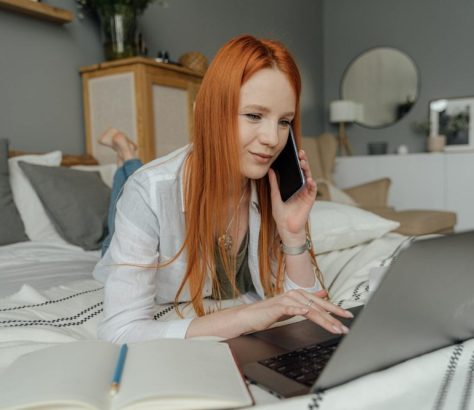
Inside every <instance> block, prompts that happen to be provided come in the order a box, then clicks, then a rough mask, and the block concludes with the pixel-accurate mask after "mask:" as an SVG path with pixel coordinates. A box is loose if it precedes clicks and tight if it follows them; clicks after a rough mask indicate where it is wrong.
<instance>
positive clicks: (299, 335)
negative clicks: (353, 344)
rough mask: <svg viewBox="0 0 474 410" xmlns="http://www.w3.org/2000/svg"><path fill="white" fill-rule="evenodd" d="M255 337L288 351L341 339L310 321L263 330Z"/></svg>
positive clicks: (255, 334)
mask: <svg viewBox="0 0 474 410" xmlns="http://www.w3.org/2000/svg"><path fill="white" fill-rule="evenodd" d="M253 336H255V337H257V338H259V339H262V340H265V341H267V342H269V343H272V344H274V345H277V346H279V347H282V348H284V349H288V350H296V349H299V348H300V347H304V346H309V345H312V344H315V343H321V342H325V341H327V340H330V339H333V338H336V337H340V336H339V335H334V334H332V333H329V332H328V331H326V330H324V329H323V328H322V327H320V326H318V325H317V324H315V323H313V322H311V321H310V320H302V321H300V322H296V323H290V324H288V325H285V326H280V327H274V328H271V329H267V330H263V331H260V332H256V333H254V334H253Z"/></svg>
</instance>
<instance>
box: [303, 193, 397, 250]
mask: <svg viewBox="0 0 474 410" xmlns="http://www.w3.org/2000/svg"><path fill="white" fill-rule="evenodd" d="M399 226H400V224H399V223H398V222H395V221H391V220H389V219H385V218H382V217H380V216H378V215H375V214H373V213H371V212H368V211H364V210H363V209H360V208H356V207H353V206H350V205H343V204H338V203H335V202H329V201H316V202H315V203H314V205H313V208H312V210H311V214H310V229H311V237H312V239H313V245H314V249H315V252H316V253H317V254H320V253H325V252H330V251H335V250H339V249H345V248H350V247H352V246H355V245H360V244H362V243H364V242H368V241H370V240H372V239H375V238H379V237H381V236H382V235H385V234H386V233H387V232H390V231H393V230H395V229H397V228H398V227H399Z"/></svg>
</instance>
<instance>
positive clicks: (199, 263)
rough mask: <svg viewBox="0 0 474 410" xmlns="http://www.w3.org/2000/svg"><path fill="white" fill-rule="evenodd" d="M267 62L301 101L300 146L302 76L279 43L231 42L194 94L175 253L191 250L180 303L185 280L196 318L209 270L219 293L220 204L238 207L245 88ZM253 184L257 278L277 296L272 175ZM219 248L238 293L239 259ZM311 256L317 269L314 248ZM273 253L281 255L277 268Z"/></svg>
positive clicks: (223, 217) (223, 218)
mask: <svg viewBox="0 0 474 410" xmlns="http://www.w3.org/2000/svg"><path fill="white" fill-rule="evenodd" d="M265 68H276V69H278V70H280V71H281V72H282V73H284V74H285V75H286V77H287V79H288V81H289V82H290V84H291V86H292V88H293V91H294V93H295V97H296V107H295V116H294V120H293V124H292V126H293V129H294V133H295V139H296V143H297V145H298V146H300V109H299V99H300V94H301V78H300V74H299V71H298V67H297V66H296V63H295V61H294V59H293V57H292V56H291V55H290V53H289V51H288V50H287V49H286V48H285V47H284V46H283V45H282V44H280V43H278V42H276V41H271V40H259V39H256V38H255V37H252V36H249V35H244V36H239V37H236V38H234V39H232V40H230V41H229V42H228V43H226V44H225V45H224V46H223V47H222V48H221V49H220V50H219V52H218V53H217V55H216V56H215V58H214V60H213V61H212V63H211V64H210V66H209V68H208V70H207V73H206V75H205V76H204V79H203V81H202V84H201V87H200V89H199V92H198V95H197V97H196V107H195V112H194V133H193V136H192V142H193V148H192V152H191V153H190V156H189V157H188V159H187V162H186V168H185V178H184V184H185V185H184V186H185V189H184V192H185V220H186V230H187V231H186V235H185V240H184V243H183V247H182V248H181V250H180V252H179V253H178V254H180V253H181V252H182V251H183V250H186V253H187V268H186V273H185V276H184V278H183V281H182V282H181V285H180V287H179V289H178V292H177V295H176V298H175V303H177V301H178V298H179V295H180V293H181V292H182V291H183V289H184V286H185V285H186V284H187V285H188V286H189V292H190V295H191V302H192V305H193V307H194V310H195V312H196V314H197V315H199V316H202V315H204V314H205V312H204V308H203V302H202V290H203V287H204V284H205V281H206V277H207V275H208V274H209V272H210V275H211V279H212V282H213V289H217V290H218V291H219V283H218V280H217V276H216V272H215V254H216V247H217V244H216V242H217V240H216V239H217V237H218V236H220V235H222V233H224V232H225V230H226V224H227V218H228V215H227V207H226V206H222V205H223V204H228V201H229V195H231V199H232V200H233V202H234V204H235V209H236V208H237V206H238V205H237V204H238V201H239V198H240V196H241V194H242V187H241V179H242V176H241V173H240V164H239V136H238V122H237V118H238V107H239V95H240V88H241V87H242V85H243V84H244V83H245V82H246V81H247V80H248V79H249V78H250V77H251V76H252V75H253V74H255V73H256V72H257V71H259V70H262V69H265ZM256 186H257V193H258V199H259V206H260V213H261V229H260V236H259V249H258V255H259V270H260V279H261V282H262V285H263V289H264V292H265V295H266V296H272V295H275V294H277V293H281V292H282V290H283V279H284V266H283V262H282V261H283V257H282V254H281V251H280V249H279V243H280V239H279V236H278V233H277V230H276V225H275V222H274V220H273V217H272V210H271V201H270V186H269V183H268V178H262V179H260V180H257V181H256ZM307 232H308V228H307ZM219 248H220V247H219ZM219 252H220V254H221V256H223V261H224V268H225V271H226V274H227V276H228V278H229V281H230V283H231V284H233V286H234V292H235V291H236V289H235V278H234V276H235V275H234V273H233V269H231V267H232V265H233V266H235V260H232V259H231V257H229V256H227V255H226V254H225V252H224V251H223V249H219ZM176 256H177V255H176ZM312 258H313V262H314V265H315V266H316V267H317V265H316V260H315V257H314V253H312ZM173 259H174V258H173ZM272 259H273V260H276V261H277V268H276V271H275V272H273V273H272V270H274V269H275V266H274V265H273V266H272ZM272 268H273V269H272ZM317 271H318V272H319V269H318V270H317ZM318 276H320V275H319V273H318ZM320 280H321V278H320Z"/></svg>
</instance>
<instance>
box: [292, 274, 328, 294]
mask: <svg viewBox="0 0 474 410" xmlns="http://www.w3.org/2000/svg"><path fill="white" fill-rule="evenodd" d="M283 289H284V291H285V292H288V291H289V290H292V289H303V290H305V291H306V292H317V291H318V290H321V289H322V287H321V284H320V283H319V280H318V278H317V277H316V274H315V275H314V286H312V287H310V288H303V287H301V286H299V285H297V284H296V283H295V282H293V281H292V280H291V279H290V278H289V276H288V274H286V273H285V280H284V281H283Z"/></svg>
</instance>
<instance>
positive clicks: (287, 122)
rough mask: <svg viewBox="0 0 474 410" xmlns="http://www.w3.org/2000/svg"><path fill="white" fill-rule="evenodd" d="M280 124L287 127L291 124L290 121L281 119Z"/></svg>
mask: <svg viewBox="0 0 474 410" xmlns="http://www.w3.org/2000/svg"><path fill="white" fill-rule="evenodd" d="M280 125H281V126H283V127H289V126H290V125H291V121H288V120H281V121H280Z"/></svg>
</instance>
